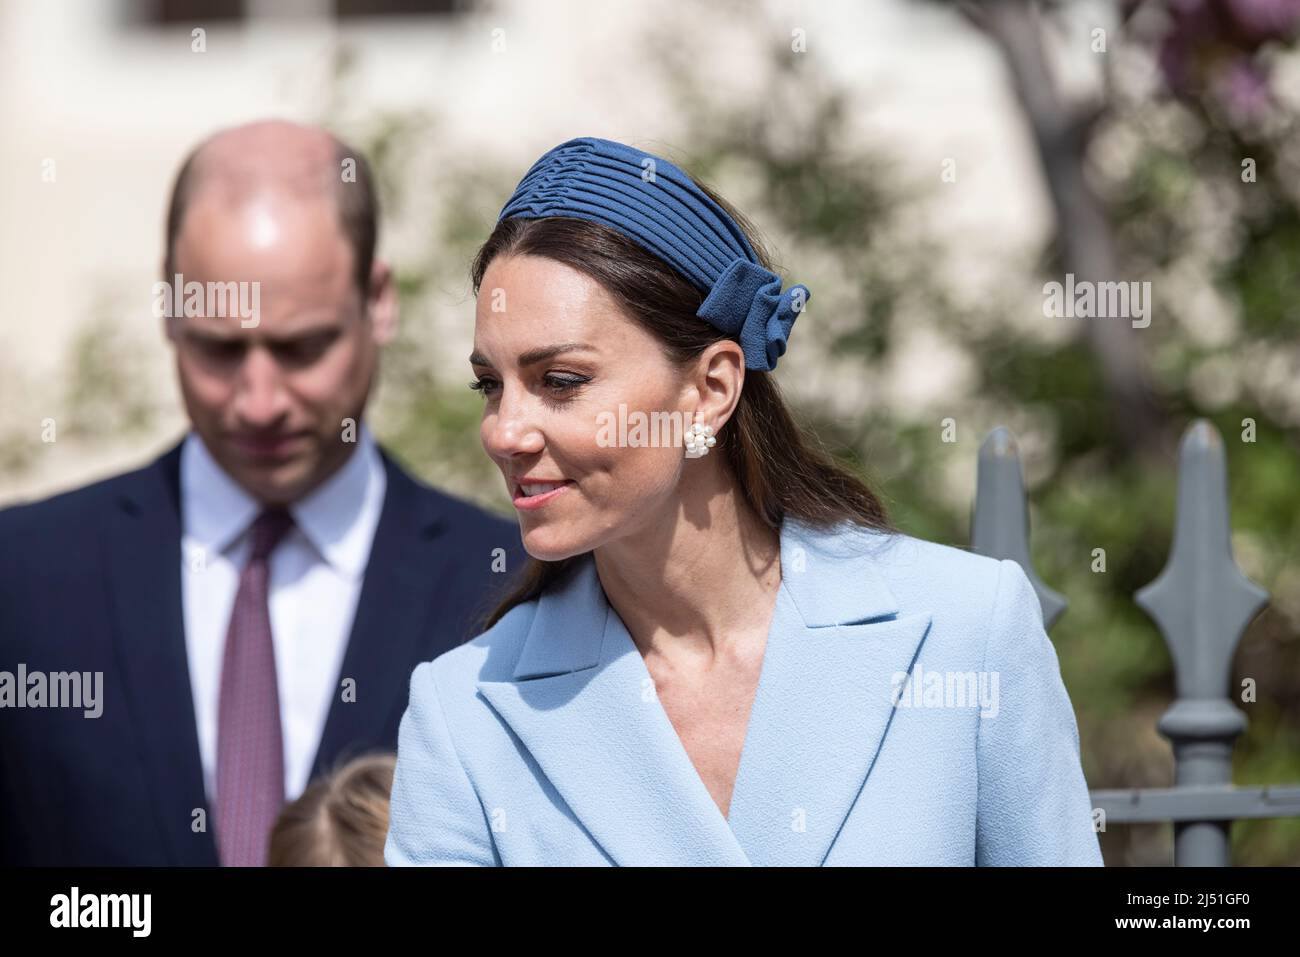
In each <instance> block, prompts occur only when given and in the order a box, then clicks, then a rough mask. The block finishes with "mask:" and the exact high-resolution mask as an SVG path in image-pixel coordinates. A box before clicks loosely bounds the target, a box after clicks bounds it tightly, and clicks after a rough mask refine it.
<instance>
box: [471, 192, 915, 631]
mask: <svg viewBox="0 0 1300 957" xmlns="http://www.w3.org/2000/svg"><path fill="white" fill-rule="evenodd" d="M692 178H693V177H692ZM695 182H696V185H698V186H699V187H700V189H702V190H703V191H704V192H705V193H706V194H708V196H709V197H710V198H712V199H713V200H714V201H715V202H717V203H718V205H719V206H721V207H722V208H723V209H725V210H726V211H727V213H728V214H729V215H731V217H732V218H733V219H735V220H736V223H737V224H738V225H739V226H740V228H741V229H742V230H743V231H744V232H745V235H746V237H747V238H748V239H749V241H750V244H751V245H752V246H753V248H754V251H755V253H756V254H757V256H758V259H759V262H760V263H762V265H764V266H765V267H767V268H769V269H771V268H772V263H771V259H770V257H769V256H768V254H767V252H766V250H765V249H764V248H763V246H762V244H761V243H760V242H759V240H758V237H757V233H756V230H755V229H754V227H753V226H752V225H751V224H750V223H749V221H748V220H746V219H745V218H744V217H743V216H742V215H741V214H740V213H739V212H738V211H737V210H735V209H734V208H733V207H732V206H731V205H730V204H729V203H727V202H726V201H725V200H723V199H722V197H720V196H719V195H717V193H716V192H714V191H713V190H712V189H710V188H709V187H708V186H706V185H704V184H703V183H700V182H699V181H698V180H696V181H695ZM498 256H542V257H545V258H547V259H551V260H553V261H555V262H559V263H563V264H564V265H566V266H569V267H571V268H573V269H576V270H578V271H579V272H582V273H584V274H586V275H587V276H590V277H591V278H592V279H594V280H596V282H598V283H600V285H601V286H602V287H603V288H604V289H605V290H606V291H607V292H608V293H610V294H611V295H612V296H613V298H614V300H615V301H616V302H617V303H618V304H619V305H620V306H621V307H622V308H623V309H624V310H625V311H626V312H627V313H628V315H630V316H631V317H632V319H634V320H635V321H636V322H637V323H639V324H640V325H641V326H642V328H644V329H645V330H646V331H648V332H650V333H651V334H652V335H654V336H655V337H656V338H658V339H659V340H660V342H661V344H662V346H663V349H664V352H665V354H666V355H667V356H668V358H669V359H670V360H671V361H673V362H676V363H679V364H682V365H684V364H686V363H688V362H690V361H691V360H692V359H693V358H695V357H696V356H698V355H699V354H700V353H701V352H703V351H704V349H705V348H707V347H708V346H709V345H710V344H711V343H714V342H717V341H719V340H722V339H725V338H728V336H727V335H726V334H725V333H723V332H721V331H719V330H717V329H715V328H714V327H713V326H711V325H709V324H708V323H706V322H704V321H703V320H702V319H699V318H697V316H696V313H697V312H698V311H699V307H700V304H701V303H702V302H703V301H704V293H703V292H701V291H700V290H699V289H697V288H696V287H695V286H694V285H692V284H691V283H690V282H689V281H687V280H686V279H685V278H684V277H683V276H682V275H681V274H680V273H678V272H677V271H676V270H675V269H673V268H672V267H671V266H669V265H668V264H667V263H665V262H664V261H663V260H661V259H660V258H659V257H657V256H655V255H654V254H652V253H650V252H648V251H647V250H645V249H643V248H642V247H641V246H639V245H638V244H637V243H635V242H634V241H633V240H631V239H629V238H627V237H626V236H624V235H623V234H622V233H620V232H618V231H617V230H614V229H612V228H610V227H608V226H604V225H602V224H600V223H596V222H591V221H588V220H583V219H573V218H569V217H554V216H553V217H545V218H539V219H521V218H510V219H504V220H501V221H500V222H498V223H497V226H496V228H495V229H494V230H493V231H492V235H491V236H489V237H488V239H487V241H486V242H485V243H484V244H483V246H482V247H481V248H480V249H479V251H478V255H477V256H476V257H475V259H474V264H473V267H472V269H471V279H472V282H473V286H474V294H475V295H478V292H479V287H480V286H481V284H482V282H483V275H484V273H486V272H487V269H488V266H489V264H490V263H491V262H492V260H494V259H496V258H497V257H498ZM716 450H717V451H720V452H721V453H722V454H723V460H724V461H725V462H726V464H727V467H728V468H729V469H730V470H731V472H732V474H733V475H734V476H735V477H736V480H737V485H738V486H739V488H740V491H741V494H742V495H744V496H745V500H746V502H747V503H748V504H749V505H750V506H751V507H752V508H753V510H754V512H755V513H757V514H758V516H759V518H760V520H761V521H763V522H765V523H766V524H767V525H768V526H769V527H771V528H774V529H779V528H780V527H781V521H782V518H783V517H785V516H787V515H789V516H792V517H794V518H798V519H801V520H803V521H804V522H806V523H807V524H810V525H812V526H814V527H817V528H823V529H824V528H829V527H831V526H834V525H837V524H839V523H841V522H845V521H847V522H852V523H854V524H857V525H861V526H863V527H866V528H871V529H877V530H881V531H886V532H893V531H895V529H894V526H893V525H892V524H891V523H890V521H889V517H888V515H887V514H886V510H885V507H884V505H883V504H882V503H881V501H880V499H879V498H877V497H876V494H875V493H874V492H873V491H872V490H871V488H870V487H869V486H868V485H867V484H866V483H865V482H863V481H862V480H861V479H859V478H858V477H857V476H855V475H853V474H852V473H851V472H849V471H848V470H847V469H846V468H844V467H843V466H841V465H840V464H839V463H837V462H836V461H835V460H834V459H833V458H832V457H831V456H830V455H828V454H827V453H826V452H825V451H824V450H823V449H822V448H820V447H819V446H817V445H815V444H813V442H812V441H811V440H809V439H808V438H807V437H805V435H804V434H803V432H802V431H801V430H800V428H799V426H798V425H797V424H796V423H795V421H794V418H793V417H792V416H791V414H790V410H789V408H788V407H787V406H786V404H785V400H784V399H783V398H782V397H781V392H780V389H779V388H778V387H777V383H776V380H775V379H773V378H772V375H771V373H768V372H762V371H756V370H753V369H746V370H745V384H744V387H743V388H742V390H741V395H740V399H739V401H738V402H737V405H736V409H735V413H734V414H733V415H732V417H731V419H730V420H729V421H728V422H727V424H726V426H725V427H724V428H723V429H722V430H721V431H720V432H719V434H718V436H717V446H716ZM580 557H581V556H571V557H569V558H566V559H562V560H560V561H554V562H552V561H542V560H540V559H536V558H534V559H530V560H529V563H528V565H527V567H526V568H525V569H524V570H523V572H522V573H521V574H520V576H519V579H518V582H517V584H516V585H515V587H514V588H513V589H512V590H511V591H510V593H509V594H508V595H507V596H506V597H505V598H504V599H503V600H502V601H501V603H500V604H499V605H497V607H496V608H495V609H494V610H493V611H492V612H491V613H490V614H488V615H487V616H486V617H485V618H484V619H483V621H482V623H481V624H480V626H479V630H480V631H482V630H485V629H487V628H490V627H491V626H492V625H494V624H496V622H497V621H499V620H500V619H501V617H502V616H503V615H504V614H505V613H506V612H508V611H509V610H510V609H511V608H513V607H515V606H516V605H519V604H522V603H523V602H526V601H530V600H531V599H533V598H536V597H538V596H540V595H541V594H542V593H543V592H545V591H546V590H547V589H548V588H549V587H551V586H552V585H554V584H555V583H557V582H558V581H559V580H560V579H561V578H563V576H564V575H565V573H566V572H567V571H568V569H569V568H570V567H572V566H573V565H574V564H575V563H576V561H577V559H578V558H580Z"/></svg>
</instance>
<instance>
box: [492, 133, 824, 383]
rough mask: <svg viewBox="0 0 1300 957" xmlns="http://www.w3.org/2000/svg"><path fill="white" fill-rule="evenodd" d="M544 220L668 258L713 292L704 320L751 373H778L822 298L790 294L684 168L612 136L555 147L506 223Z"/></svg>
mask: <svg viewBox="0 0 1300 957" xmlns="http://www.w3.org/2000/svg"><path fill="white" fill-rule="evenodd" d="M544 216H567V217H571V218H575V219H586V220H591V221H593V222H598V223H601V224H603V225H605V226H609V227H610V228H611V229H615V230H617V231H618V232H620V233H622V234H623V235H625V236H627V237H628V238H629V239H631V240H633V241H634V242H636V243H637V244H638V245H640V246H641V247H642V248H644V249H646V250H648V251H649V252H651V253H653V254H654V255H656V256H658V257H659V258H660V259H662V260H664V261H665V262H666V263H668V264H669V265H670V266H672V267H673V268H674V269H676V270H677V271H678V272H679V273H681V274H682V276H684V277H685V278H686V279H687V280H689V281H690V282H691V283H692V284H693V285H695V287H696V288H697V289H699V290H701V291H702V292H703V293H704V294H705V298H704V302H703V303H701V305H700V308H699V311H698V312H697V313H696V315H697V316H698V317H699V318H701V319H703V320H704V321H705V322H707V323H709V324H710V325H711V326H713V327H715V328H716V329H719V330H721V331H722V332H725V333H726V334H728V335H732V336H735V337H736V338H737V339H738V340H739V342H740V346H741V348H742V349H743V350H744V352H745V367H746V368H748V369H758V370H762V371H764V372H768V371H771V370H772V369H774V368H775V367H776V362H777V359H779V358H780V357H781V356H782V355H784V354H785V350H786V342H787V340H788V339H789V336H790V328H791V326H793V325H794V321H795V319H796V318H798V316H799V313H800V312H802V311H803V308H804V306H805V304H806V303H807V302H808V299H809V298H810V296H811V295H812V294H811V293H810V292H809V291H808V287H807V286H804V285H793V286H791V287H790V288H789V289H787V290H785V291H784V292H782V291H781V278H780V277H779V276H777V275H776V274H775V273H773V272H772V271H771V270H769V269H766V268H764V267H763V266H762V265H761V264H760V263H759V261H758V256H757V255H756V254H755V252H754V249H753V247H752V246H751V245H750V243H749V240H747V239H746V238H745V234H744V232H743V231H742V230H741V228H740V226H739V225H737V223H736V222H735V220H733V219H732V218H731V216H729V215H728V214H727V213H726V211H725V210H723V209H722V208H721V207H720V206H719V205H718V204H717V203H715V202H714V201H713V200H712V199H710V198H709V197H708V195H706V194H705V193H704V192H703V191H702V190H701V189H700V188H699V187H698V186H697V185H696V184H695V181H694V180H692V179H691V178H690V176H688V175H687V174H686V173H685V172H684V171H683V170H681V169H680V168H679V167H677V166H675V165H674V164H672V163H670V162H669V161H668V160H665V159H663V158H662V157H659V156H654V155H653V154H650V153H646V152H643V151H641V150H636V149H633V148H632V147H630V146H626V145H624V144H622V143H616V142H614V141H612V140H603V139H598V138H596V137H590V136H586V137H580V138H578V139H572V140H569V141H567V142H565V143H561V144H560V145H559V146H556V147H554V148H553V149H551V150H549V151H547V152H546V153H545V154H543V155H542V157H541V158H540V159H539V160H538V161H537V162H536V163H534V164H533V165H532V167H531V168H530V169H529V170H528V172H527V173H525V174H524V177H523V179H521V180H520V181H519V185H518V186H516V187H515V191H514V194H513V195H512V196H511V197H510V199H509V201H507V203H506V204H505V206H504V207H502V210H501V215H500V216H499V217H498V220H501V219H508V218H512V217H521V218H534V219H536V218H541V217H544Z"/></svg>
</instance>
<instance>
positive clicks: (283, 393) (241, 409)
mask: <svg viewBox="0 0 1300 957" xmlns="http://www.w3.org/2000/svg"><path fill="white" fill-rule="evenodd" d="M288 408H289V396H288V392H287V390H286V389H285V384H284V376H283V375H282V373H281V371H280V366H279V363H277V362H276V360H275V357H274V356H272V355H271V354H270V352H268V351H267V350H266V349H265V348H262V347H260V346H254V347H252V348H251V349H249V350H248V352H247V354H246V355H245V356H244V362H243V364H242V365H241V367H240V370H239V384H238V386H237V388H236V390H235V414H236V415H237V416H238V417H239V419H240V420H241V421H242V422H244V423H245V424H247V425H251V426H253V427H255V428H264V427H269V426H272V425H274V424H275V423H276V421H277V420H278V419H280V418H281V417H283V416H284V414H285V413H286V412H287V411H288Z"/></svg>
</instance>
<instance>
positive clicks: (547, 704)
mask: <svg viewBox="0 0 1300 957" xmlns="http://www.w3.org/2000/svg"><path fill="white" fill-rule="evenodd" d="M880 546H881V540H880V537H879V536H876V535H874V534H872V533H866V532H862V531H853V530H849V531H845V532H844V533H843V534H836V533H834V532H820V531H817V530H814V529H812V528H810V527H808V526H805V525H803V524H801V523H798V522H795V521H793V520H788V521H786V522H785V523H784V524H783V526H782V529H781V566H782V588H781V593H780V595H779V597H778V601H777V608H776V612H775V614H774V616H773V621H772V629H771V633H770V634H769V637H768V644H767V648H766V650H765V652H764V660H763V667H762V672H761V674H760V680H759V687H758V691H757V693H756V696H755V699H754V704H753V709H752V712H751V716H750V721H749V727H748V731H747V732H746V738H745V744H744V750H743V752H742V755H741V760H740V767H739V770H738V773H737V777H736V783H735V788H734V790H733V796H732V801H731V806H730V814H729V817H728V818H727V819H724V818H723V816H722V814H721V812H720V811H719V810H718V807H717V805H716V804H714V802H713V798H712V796H711V795H710V794H709V792H708V789H707V788H706V787H705V786H704V782H703V781H702V780H701V779H700V777H699V775H698V773H697V772H696V770H695V767H694V765H693V764H692V763H691V760H690V757H689V755H688V754H687V753H686V750H685V748H684V747H683V746H682V743H681V739H680V738H679V737H678V735H677V732H676V730H675V729H674V728H673V726H672V723H671V721H670V720H669V719H668V716H667V714H666V713H665V711H664V710H663V707H662V706H661V705H660V704H659V700H658V698H657V697H656V696H655V695H654V693H653V682H652V680H651V678H650V674H649V671H648V670H647V669H646V667H645V663H644V660H643V659H642V657H641V654H640V652H639V651H638V650H637V648H636V646H635V644H634V643H633V641H632V638H631V636H630V635H629V634H628V631H627V629H626V627H625V626H624V625H623V622H622V620H621V619H620V618H619V616H618V614H617V612H615V611H614V610H613V609H612V608H611V607H610V606H609V604H608V602H607V601H606V599H605V595H604V591H603V590H602V588H601V586H600V580H599V577H598V575H597V574H596V568H595V563H594V562H593V561H592V560H591V557H590V556H587V557H585V558H584V559H583V560H582V561H581V562H580V563H578V565H577V566H576V567H575V569H574V570H573V572H572V574H571V575H570V576H569V577H568V578H567V580H566V581H565V582H564V583H563V584H562V586H561V587H558V588H557V589H555V590H554V591H552V592H550V593H548V594H546V595H544V596H543V597H542V598H541V599H540V601H539V605H538V610H537V613H536V614H535V615H534V617H533V621H532V625H531V627H530V629H529V632H528V634H527V636H526V637H525V639H524V644H523V647H522V650H521V652H520V656H519V660H518V662H517V663H516V665H515V669H514V673H513V679H514V680H512V681H480V682H479V683H478V688H479V690H480V692H481V693H482V694H483V695H484V697H485V698H487V700H488V702H489V703H490V704H491V705H492V707H493V708H494V709H495V710H496V711H497V712H498V714H500V715H501V717H502V719H503V720H504V721H505V722H506V723H507V724H509V725H510V727H511V729H512V730H513V731H514V732H515V734H516V735H518V736H519V738H520V740H522V741H523V743H524V745H525V747H527V748H528V750H529V752H530V753H531V754H532V756H533V758H534V759H535V760H536V761H537V763H538V765H539V766H540V767H541V769H542V772H543V773H544V774H545V775H546V776H547V778H548V779H549V780H550V782H551V784H552V785H553V786H554V787H555V789H556V790H557V791H558V792H559V794H560V796H561V797H562V798H563V799H564V800H565V802H566V803H568V805H569V807H570V808H571V809H572V810H573V812H574V814H576V815H577V816H578V818H579V819H580V820H581V822H582V823H583V825H584V826H585V827H586V828H587V830H588V832H589V833H590V834H591V835H592V837H593V838H594V839H595V840H596V841H597V842H598V843H599V844H600V845H601V847H602V848H604V850H605V852H606V853H607V854H608V855H609V856H610V857H611V858H612V859H613V860H614V861H615V863H619V864H637V865H646V864H652V865H726V864H741V865H743V864H750V863H752V864H795V865H799V864H820V863H821V862H822V861H823V860H824V859H825V856H826V854H827V852H828V851H829V849H830V846H831V844H832V843H833V841H834V839H835V835H836V834H837V833H838V831H839V828H840V826H841V825H842V823H843V821H844V818H845V817H846V816H847V814H848V812H849V809H850V807H851V806H852V804H853V801H854V799H855V798H856V797H857V794H858V792H859V791H860V790H861V788H862V785H863V783H864V781H865V780H866V777H867V774H868V773H869V771H870V766H871V762H872V761H873V759H874V757H875V754H876V752H877V751H878V749H879V747H880V743H881V741H882V739H883V737H884V734H885V731H886V729H887V728H888V724H889V718H890V715H891V713H892V710H893V709H892V699H891V696H890V692H891V688H892V684H891V682H892V677H893V675H894V673H895V672H897V671H902V672H906V671H908V670H909V669H910V668H911V663H912V660H913V659H914V658H915V655H916V651H917V648H918V647H919V645H920V643H921V640H922V639H923V637H924V635H925V632H926V629H927V627H928V625H929V622H930V617H929V615H928V614H917V615H909V616H906V617H903V618H899V617H897V613H898V611H899V607H898V604H897V602H896V601H895V599H894V597H893V595H892V594H891V593H890V591H889V589H888V588H887V587H886V585H885V582H884V579H883V578H882V577H881V576H880V573H879V571H878V570H877V568H876V561H877V557H876V555H875V554H874V552H875V549H876V548H878V547H880ZM587 623H590V624H587Z"/></svg>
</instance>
